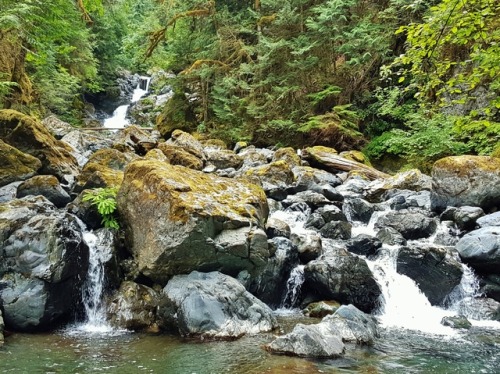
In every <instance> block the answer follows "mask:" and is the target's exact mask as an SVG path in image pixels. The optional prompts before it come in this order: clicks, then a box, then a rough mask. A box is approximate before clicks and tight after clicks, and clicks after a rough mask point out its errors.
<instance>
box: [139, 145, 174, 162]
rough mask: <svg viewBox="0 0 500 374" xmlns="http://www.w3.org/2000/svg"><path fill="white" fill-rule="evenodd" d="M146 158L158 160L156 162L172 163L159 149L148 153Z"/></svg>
mask: <svg viewBox="0 0 500 374" xmlns="http://www.w3.org/2000/svg"><path fill="white" fill-rule="evenodd" d="M144 158H145V159H146V160H156V161H163V162H166V163H170V161H168V158H167V156H165V154H164V153H163V152H162V151H160V150H159V149H158V148H155V149H152V150H150V151H148V153H146V155H145V156H144Z"/></svg>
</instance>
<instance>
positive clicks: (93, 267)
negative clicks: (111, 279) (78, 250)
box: [78, 230, 112, 333]
mask: <svg viewBox="0 0 500 374" xmlns="http://www.w3.org/2000/svg"><path fill="white" fill-rule="evenodd" d="M109 236H110V233H109V232H108V231H106V230H101V231H99V232H98V233H97V234H95V233H93V232H89V231H87V232H85V233H84V235H83V238H84V240H85V242H86V243H87V245H88V247H89V268H88V271H87V279H86V280H85V283H84V285H83V289H82V301H83V305H84V308H85V317H86V321H85V323H84V324H83V325H81V326H79V327H78V329H79V330H83V331H86V332H96V333H102V332H107V331H111V330H112V328H111V326H109V324H108V323H107V321H106V310H105V306H104V304H103V302H102V301H103V300H102V299H103V296H104V286H105V283H106V277H105V274H104V270H105V269H104V266H105V264H106V262H108V261H109V260H110V259H111V255H112V253H111V245H110V241H111V240H110V237H109Z"/></svg>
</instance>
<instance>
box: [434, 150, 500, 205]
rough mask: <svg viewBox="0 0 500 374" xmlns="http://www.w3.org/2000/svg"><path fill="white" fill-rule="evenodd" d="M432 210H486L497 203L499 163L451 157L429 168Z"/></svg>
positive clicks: (492, 159)
mask: <svg viewBox="0 0 500 374" xmlns="http://www.w3.org/2000/svg"><path fill="white" fill-rule="evenodd" d="M432 180H433V195H432V198H433V207H434V208H435V209H443V208H445V207H447V206H466V205H468V206H478V207H481V208H483V209H484V210H486V211H487V210H489V209H491V208H492V207H494V206H495V205H496V204H499V203H500V159H498V158H495V157H489V156H452V157H445V158H442V159H440V160H438V161H436V162H435V163H434V165H433V167H432Z"/></svg>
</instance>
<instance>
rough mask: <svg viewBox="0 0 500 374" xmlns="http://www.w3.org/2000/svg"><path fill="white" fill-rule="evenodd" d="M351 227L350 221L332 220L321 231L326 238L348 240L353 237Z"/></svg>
mask: <svg viewBox="0 0 500 374" xmlns="http://www.w3.org/2000/svg"><path fill="white" fill-rule="evenodd" d="M351 229H352V225H351V224H350V223H349V222H345V221H330V222H327V223H326V224H325V225H324V226H323V227H322V228H321V230H320V233H321V235H322V236H323V237H324V238H328V239H342V240H347V239H350V238H351Z"/></svg>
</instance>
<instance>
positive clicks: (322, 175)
mask: <svg viewBox="0 0 500 374" xmlns="http://www.w3.org/2000/svg"><path fill="white" fill-rule="evenodd" d="M292 172H293V179H294V183H293V184H292V186H291V187H290V188H289V191H290V193H291V194H294V193H297V192H301V191H306V190H310V189H313V188H315V187H316V186H323V185H325V184H326V185H329V186H331V187H336V186H339V185H341V184H342V181H341V180H340V178H338V177H337V176H335V175H334V174H331V173H328V172H327V171H324V170H320V169H314V168H312V167H309V166H295V167H293V168H292Z"/></svg>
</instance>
